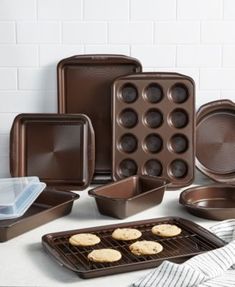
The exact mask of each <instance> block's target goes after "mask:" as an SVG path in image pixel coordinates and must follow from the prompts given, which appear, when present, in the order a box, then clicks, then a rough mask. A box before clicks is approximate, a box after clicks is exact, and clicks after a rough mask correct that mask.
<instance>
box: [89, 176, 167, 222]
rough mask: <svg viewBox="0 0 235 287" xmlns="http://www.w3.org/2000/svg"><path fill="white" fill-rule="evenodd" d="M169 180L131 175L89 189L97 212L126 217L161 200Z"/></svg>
mask: <svg viewBox="0 0 235 287" xmlns="http://www.w3.org/2000/svg"><path fill="white" fill-rule="evenodd" d="M168 184H169V181H168V180H167V179H164V178H160V177H151V176H137V175H136V176H132V177H129V178H126V179H123V180H120V181H117V182H114V183H110V184H107V185H104V186H101V187H97V188H95V189H91V190H89V195H91V196H93V197H95V200H96V203H97V207H98V209H99V212H100V213H102V214H105V215H109V216H112V217H116V218H120V219H122V218H126V217H128V216H131V215H133V214H135V213H138V212H140V211H143V210H145V209H147V208H150V207H153V206H155V205H157V204H159V203H161V202H162V199H163V195H164V192H165V188H166V186H167V185H168Z"/></svg>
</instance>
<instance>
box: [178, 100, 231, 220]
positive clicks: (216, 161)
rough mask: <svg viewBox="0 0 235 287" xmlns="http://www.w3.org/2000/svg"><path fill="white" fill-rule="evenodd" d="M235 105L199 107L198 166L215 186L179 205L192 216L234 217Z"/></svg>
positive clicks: (184, 197)
mask: <svg viewBox="0 0 235 287" xmlns="http://www.w3.org/2000/svg"><path fill="white" fill-rule="evenodd" d="M234 129H235V104H234V103H233V102H232V101H230V100H218V101H213V102H209V103H207V104H205V105H203V106H201V107H200V109H199V110H198V112H197V122H196V166H197V168H198V169H199V170H200V171H201V172H202V173H204V174H205V175H206V176H208V177H210V178H211V179H212V180H214V181H216V182H217V183H216V184H215V183H214V184H210V185H206V186H197V187H192V188H190V189H187V190H185V191H183V192H182V193H181V195H180V200H179V201H180V203H181V204H182V205H183V206H184V207H185V208H186V209H187V210H188V211H189V212H191V213H192V214H194V215H196V216H199V217H203V218H208V219H213V220H223V219H230V218H234V215H235V197H234V185H235V161H234V156H235V150H234V145H235V136H234Z"/></svg>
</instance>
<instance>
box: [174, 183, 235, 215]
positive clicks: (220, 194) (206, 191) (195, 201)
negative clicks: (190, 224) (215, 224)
mask: <svg viewBox="0 0 235 287" xmlns="http://www.w3.org/2000/svg"><path fill="white" fill-rule="evenodd" d="M179 202H180V203H181V204H182V205H183V206H184V207H185V208H186V209H187V210H188V211H189V212H190V213H192V214H194V215H196V216H199V217H202V218H207V219H213V220H225V219H230V218H235V187H234V186H229V185H226V184H214V185H204V186H196V187H192V188H188V189H186V190H184V191H183V192H181V194H180V199H179Z"/></svg>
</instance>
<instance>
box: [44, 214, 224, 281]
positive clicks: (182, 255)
mask: <svg viewBox="0 0 235 287" xmlns="http://www.w3.org/2000/svg"><path fill="white" fill-rule="evenodd" d="M163 223H168V224H176V225H177V226H179V227H180V228H181V229H182V232H181V234H180V235H178V236H176V237H172V238H160V237H158V236H156V235H153V234H152V233H151V228H152V227H153V226H154V225H156V224H163ZM121 227H132V228H137V229H139V230H140V231H141V232H142V239H145V240H156V241H158V242H160V243H161V244H162V245H163V248H164V249H163V251H162V252H161V253H159V254H156V255H151V256H135V255H134V254H132V253H131V252H130V251H129V248H128V247H129V245H130V244H131V243H133V242H134V241H133V240H132V241H130V242H128V243H127V242H125V241H117V240H114V239H113V238H112V237H111V234H112V232H113V230H114V229H116V228H121ZM83 232H89V233H90V232H91V233H94V234H96V235H98V236H99V237H100V239H101V243H99V244H98V245H96V246H95V247H94V246H93V247H82V248H81V247H76V246H72V245H70V244H69V238H70V236H72V235H74V234H77V233H83ZM42 244H43V247H44V248H45V250H46V251H47V252H48V253H49V254H50V255H51V256H52V257H53V258H54V259H55V260H56V261H57V262H58V263H59V264H60V265H62V266H65V267H67V268H68V269H70V270H72V271H74V272H76V273H77V274H78V275H79V276H80V277H82V278H93V277H99V276H105V275H110V274H116V273H123V272H128V271H134V270H141V269H147V268H153V267H156V266H158V265H159V264H161V263H162V262H163V261H164V260H170V261H173V262H178V263H180V262H183V261H185V260H187V259H188V258H190V257H192V256H194V255H197V254H200V253H202V252H205V251H210V250H213V249H215V248H218V247H222V246H223V245H224V244H225V243H224V241H222V240H221V239H219V238H218V237H217V236H215V235H214V234H212V233H211V232H209V231H208V230H206V229H204V228H202V227H201V226H199V225H197V224H195V223H193V222H191V221H189V220H186V219H182V218H178V217H165V218H155V219H149V220H143V221H135V222H128V223H123V224H114V225H106V226H99V227H94V228H85V229H78V230H70V231H65V232H57V233H51V234H46V235H44V236H43V237H42ZM97 248H114V249H116V250H119V251H120V252H121V253H122V259H121V260H120V261H117V262H115V263H92V262H90V261H89V260H88V259H87V255H88V253H89V252H91V251H92V250H94V249H97Z"/></svg>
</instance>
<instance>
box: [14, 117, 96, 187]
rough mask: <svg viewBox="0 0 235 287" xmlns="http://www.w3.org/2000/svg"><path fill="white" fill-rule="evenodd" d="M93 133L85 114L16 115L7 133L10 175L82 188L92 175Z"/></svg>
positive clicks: (48, 183) (61, 185) (86, 184)
mask: <svg viewBox="0 0 235 287" xmlns="http://www.w3.org/2000/svg"><path fill="white" fill-rule="evenodd" d="M94 157H95V150H94V131H93V128H92V124H91V122H90V120H89V118H88V117H87V116H85V115H81V114H77V115H58V114H20V115H18V116H17V117H16V118H15V120H14V122H13V125H12V128H11V133H10V172H11V175H12V176H17V177H19V176H38V177H39V178H40V180H42V181H43V182H45V183H46V184H47V185H49V186H54V187H55V186H57V187H58V186H60V187H64V188H66V190H67V189H69V188H70V189H79V190H82V189H85V188H86V187H87V186H88V185H89V183H90V181H91V179H92V176H93V172H94Z"/></svg>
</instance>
